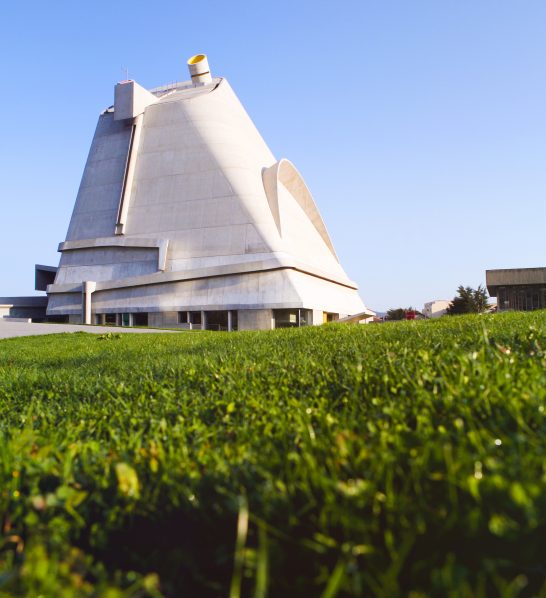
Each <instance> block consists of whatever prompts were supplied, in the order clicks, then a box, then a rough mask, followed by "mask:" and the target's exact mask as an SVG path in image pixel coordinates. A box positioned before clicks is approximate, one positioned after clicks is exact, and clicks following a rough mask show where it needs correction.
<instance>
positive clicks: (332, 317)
mask: <svg viewBox="0 0 546 598" xmlns="http://www.w3.org/2000/svg"><path fill="white" fill-rule="evenodd" d="M336 320H339V314H332V313H330V312H328V311H323V312H322V323H323V324H326V323H328V322H335V321H336Z"/></svg>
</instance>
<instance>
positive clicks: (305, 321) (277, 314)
mask: <svg viewBox="0 0 546 598" xmlns="http://www.w3.org/2000/svg"><path fill="white" fill-rule="evenodd" d="M312 315H313V312H312V311H311V310H310V309H274V310H273V318H274V319H275V328H299V327H300V326H309V325H311V324H312V323H313V322H312Z"/></svg>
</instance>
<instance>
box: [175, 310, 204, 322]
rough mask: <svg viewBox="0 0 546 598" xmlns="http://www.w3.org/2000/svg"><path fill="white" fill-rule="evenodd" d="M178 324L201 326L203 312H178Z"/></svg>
mask: <svg viewBox="0 0 546 598" xmlns="http://www.w3.org/2000/svg"><path fill="white" fill-rule="evenodd" d="M178 323H179V324H195V325H201V312H200V311H179V312H178Z"/></svg>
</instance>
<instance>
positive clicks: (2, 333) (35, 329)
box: [0, 320, 176, 339]
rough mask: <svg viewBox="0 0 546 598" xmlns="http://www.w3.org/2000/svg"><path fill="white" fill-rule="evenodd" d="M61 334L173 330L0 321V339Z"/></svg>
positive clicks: (143, 332)
mask: <svg viewBox="0 0 546 598" xmlns="http://www.w3.org/2000/svg"><path fill="white" fill-rule="evenodd" d="M63 332H90V333H93V334H106V333H107V332H113V333H118V332H121V333H124V334H125V333H135V334H146V333H157V332H167V333H169V332H173V333H174V334H176V332H175V331H173V330H157V329H153V328H123V327H121V326H79V325H75V324H27V323H23V322H7V321H5V320H0V339H3V338H13V337H16V336H35V335H39V334H61V333H63Z"/></svg>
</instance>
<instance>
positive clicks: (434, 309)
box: [423, 299, 451, 318]
mask: <svg viewBox="0 0 546 598" xmlns="http://www.w3.org/2000/svg"><path fill="white" fill-rule="evenodd" d="M450 305H451V301H448V300H447V299H436V300H435V301H428V302H427V303H425V305H424V307H423V315H424V316H425V318H439V317H440V316H443V315H444V314H446V313H447V308H448V307H449V306H450Z"/></svg>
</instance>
